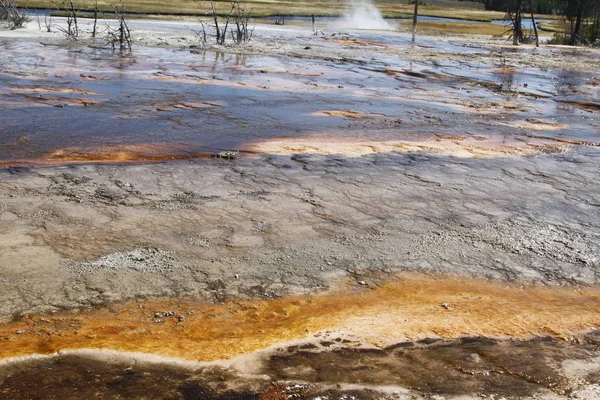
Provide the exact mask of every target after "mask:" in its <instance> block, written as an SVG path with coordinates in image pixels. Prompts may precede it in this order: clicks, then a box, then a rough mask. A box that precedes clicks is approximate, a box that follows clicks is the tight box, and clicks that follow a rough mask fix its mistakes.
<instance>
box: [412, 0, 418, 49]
mask: <svg viewBox="0 0 600 400" xmlns="http://www.w3.org/2000/svg"><path fill="white" fill-rule="evenodd" d="M418 15H419V0H415V11H414V13H413V23H412V41H413V42H414V41H415V39H416V38H417V18H418Z"/></svg>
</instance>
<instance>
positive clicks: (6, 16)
mask: <svg viewBox="0 0 600 400" xmlns="http://www.w3.org/2000/svg"><path fill="white" fill-rule="evenodd" d="M0 21H4V22H6V23H7V24H8V29H10V30H14V29H18V28H22V27H23V26H24V25H25V23H26V22H28V21H29V18H28V17H27V15H25V12H24V11H22V10H19V9H17V6H16V4H15V2H14V1H13V0H0Z"/></svg>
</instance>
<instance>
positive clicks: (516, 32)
mask: <svg viewBox="0 0 600 400" xmlns="http://www.w3.org/2000/svg"><path fill="white" fill-rule="evenodd" d="M522 9H523V0H517V1H516V2H515V8H514V10H513V11H514V13H515V14H514V17H513V21H512V22H513V28H512V31H513V45H515V46H517V45H518V44H519V41H520V40H521V39H522V38H523V28H522V26H521V18H522V14H521V11H522Z"/></svg>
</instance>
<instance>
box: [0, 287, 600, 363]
mask: <svg viewBox="0 0 600 400" xmlns="http://www.w3.org/2000/svg"><path fill="white" fill-rule="evenodd" d="M171 310H172V311H174V312H175V315H174V316H168V317H163V316H156V313H157V312H164V311H171ZM192 310H194V312H193V313H192V312H191V311H192ZM178 315H184V319H183V320H182V321H178V318H177V317H178ZM156 320H161V321H163V322H156ZM599 324H600V290H599V289H598V288H587V289H577V288H564V287H554V288H550V287H544V288H532V287H527V288H519V287H509V286H506V285H504V284H501V283H490V282H483V281H477V280H469V279H465V278H438V279H432V278H428V277H422V276H403V277H401V278H399V279H397V280H395V281H393V282H389V283H387V284H385V285H382V286H380V287H378V288H376V289H373V290H370V289H369V288H367V287H366V286H360V287H358V288H357V287H356V286H355V285H352V286H350V287H347V288H345V290H343V291H342V290H341V291H340V293H336V294H328V295H318V296H293V297H285V298H280V299H275V300H243V301H232V302H228V303H225V304H220V305H206V304H202V303H199V302H196V301H192V300H181V299H159V300H150V301H140V302H130V303H126V304H119V305H113V306H110V307H104V308H101V309H96V310H92V311H86V312H81V313H62V314H53V315H43V316H31V317H26V318H23V319H22V320H21V321H18V322H14V323H10V324H5V325H3V326H0V340H1V341H2V343H3V345H2V346H0V358H7V357H13V356H25V355H30V354H51V353H55V352H57V351H59V350H61V349H80V348H108V349H117V350H123V351H142V352H146V353H152V354H159V355H164V356H173V357H180V358H183V359H188V360H207V361H208V360H217V359H227V358H231V357H234V356H236V355H239V354H244V353H250V352H253V351H256V350H259V349H263V348H266V347H269V346H272V345H275V344H278V343H283V342H287V341H293V340H297V339H304V338H307V337H310V336H311V335H312V334H314V333H315V332H317V331H323V330H329V331H332V332H341V333H346V334H351V335H353V336H357V337H362V338H363V340H366V341H369V342H371V343H373V344H378V345H387V344H390V343H395V342H398V341H401V340H403V339H406V338H408V339H419V338H423V337H426V336H432V335H437V336H441V337H445V338H454V337H460V336H463V335H483V336H492V337H503V336H510V337H517V338H528V337H532V336H536V335H552V336H555V337H560V338H566V337H568V336H569V335H571V334H574V333H576V332H580V331H583V330H587V329H590V328H595V327H598V326H599ZM17 332H19V334H17Z"/></svg>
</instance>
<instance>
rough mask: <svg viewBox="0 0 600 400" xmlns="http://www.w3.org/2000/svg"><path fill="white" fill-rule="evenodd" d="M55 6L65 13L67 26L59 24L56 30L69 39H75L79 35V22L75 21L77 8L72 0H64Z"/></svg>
mask: <svg viewBox="0 0 600 400" xmlns="http://www.w3.org/2000/svg"><path fill="white" fill-rule="evenodd" d="M57 8H58V10H59V11H64V12H66V14H67V17H66V18H67V27H66V28H64V27H62V26H59V27H58V30H59V31H61V32H62V33H64V34H65V36H66V37H67V38H69V39H77V38H78V37H79V24H78V23H77V10H75V5H74V4H73V0H64V1H63V2H62V3H60V4H59V5H58V7H57Z"/></svg>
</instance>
